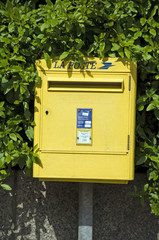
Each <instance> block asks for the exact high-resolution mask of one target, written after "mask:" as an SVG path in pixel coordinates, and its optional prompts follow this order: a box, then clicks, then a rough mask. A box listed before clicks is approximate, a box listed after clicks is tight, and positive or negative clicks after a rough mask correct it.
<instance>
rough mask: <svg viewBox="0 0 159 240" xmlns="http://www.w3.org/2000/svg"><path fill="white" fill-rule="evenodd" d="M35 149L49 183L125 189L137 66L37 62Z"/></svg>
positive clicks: (39, 174) (38, 169) (40, 174)
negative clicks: (119, 185) (113, 185)
mask: <svg viewBox="0 0 159 240" xmlns="http://www.w3.org/2000/svg"><path fill="white" fill-rule="evenodd" d="M36 66H37V69H38V74H39V76H40V77H41V79H42V83H41V85H40V86H36V91H35V114H34V117H35V123H36V126H35V129H34V144H35V145H36V144H38V153H39V157H40V159H41V166H39V165H36V164H34V166H33V176H34V177H36V178H39V179H40V180H48V181H76V182H77V181H79V182H103V183H107V182H108V183H127V182H128V181H129V180H133V178H134V129H135V98H136V64H135V63H133V62H131V61H130V60H128V59H117V58H113V59H112V58H109V59H105V60H100V59H98V58H93V59H87V60H85V61H84V63H83V64H80V63H79V64H77V63H76V64H75V63H74V62H73V61H69V62H64V61H60V60H58V59H56V60H54V61H52V63H51V67H50V68H48V67H47V66H46V63H45V60H38V61H37V62H36Z"/></svg>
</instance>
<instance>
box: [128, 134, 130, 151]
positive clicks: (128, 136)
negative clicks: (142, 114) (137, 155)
mask: <svg viewBox="0 0 159 240" xmlns="http://www.w3.org/2000/svg"><path fill="white" fill-rule="evenodd" d="M129 149H130V135H128V150H129Z"/></svg>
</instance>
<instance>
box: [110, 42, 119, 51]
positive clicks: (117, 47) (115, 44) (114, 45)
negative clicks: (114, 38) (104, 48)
mask: <svg viewBox="0 0 159 240" xmlns="http://www.w3.org/2000/svg"><path fill="white" fill-rule="evenodd" d="M112 45H113V47H112V48H111V51H118V50H119V49H120V46H119V45H118V44H117V43H113V44H112Z"/></svg>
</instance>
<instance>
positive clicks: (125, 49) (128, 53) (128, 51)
mask: <svg viewBox="0 0 159 240" xmlns="http://www.w3.org/2000/svg"><path fill="white" fill-rule="evenodd" d="M124 52H125V55H126V57H127V58H130V50H129V49H128V48H126V47H125V48H124Z"/></svg>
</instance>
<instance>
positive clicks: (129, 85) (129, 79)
mask: <svg viewBox="0 0 159 240" xmlns="http://www.w3.org/2000/svg"><path fill="white" fill-rule="evenodd" d="M130 90H131V76H129V91H130Z"/></svg>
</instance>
